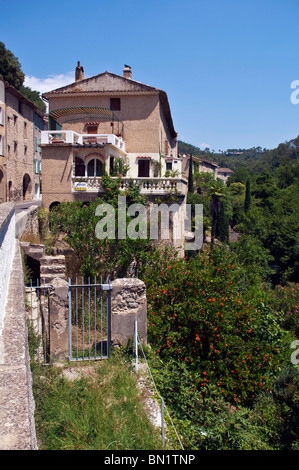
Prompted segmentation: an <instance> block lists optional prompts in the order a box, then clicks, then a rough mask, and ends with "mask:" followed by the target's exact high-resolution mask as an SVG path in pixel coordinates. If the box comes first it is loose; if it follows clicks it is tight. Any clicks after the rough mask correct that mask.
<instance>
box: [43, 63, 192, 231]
mask: <svg viewBox="0 0 299 470" xmlns="http://www.w3.org/2000/svg"><path fill="white" fill-rule="evenodd" d="M43 98H44V100H46V101H48V103H49V130H48V131H44V132H42V140H41V147H42V156H43V206H44V207H45V208H51V207H53V206H54V205H56V204H58V203H60V202H62V201H83V202H88V201H91V200H94V199H95V198H96V197H98V196H99V195H100V194H101V193H103V191H104V189H103V187H102V185H101V176H102V175H103V173H104V172H107V173H108V174H110V175H111V176H112V177H115V176H118V175H119V174H121V185H122V187H124V188H125V187H126V186H128V185H129V184H130V181H133V182H135V183H137V184H140V185H141V193H142V194H144V195H146V196H147V197H148V201H149V204H150V203H152V202H154V201H155V198H156V197H157V196H158V197H159V198H160V197H162V198H163V196H169V194H171V193H174V194H176V196H177V197H178V199H179V204H180V207H181V208H182V211H184V208H185V203H186V200H185V199H186V192H187V179H186V178H185V177H184V175H182V159H181V158H180V156H179V155H178V146H177V133H176V131H175V129H174V125H173V121H172V116H171V111H170V106H169V102H168V97H167V94H166V93H165V92H164V91H162V90H160V89H158V88H155V87H152V86H149V85H145V84H143V83H140V82H138V81H135V80H133V79H132V71H131V67H129V66H126V65H125V67H124V69H123V75H116V74H114V73H111V72H108V71H106V72H103V73H100V74H99V75H96V76H92V77H89V78H84V70H83V67H82V66H81V65H80V62H78V65H77V67H76V69H75V81H74V83H72V84H70V85H67V86H64V87H61V88H58V89H56V90H52V91H49V92H47V93H44V94H43ZM183 231H184V230H183V229H182V231H181V232H182V235H183Z"/></svg>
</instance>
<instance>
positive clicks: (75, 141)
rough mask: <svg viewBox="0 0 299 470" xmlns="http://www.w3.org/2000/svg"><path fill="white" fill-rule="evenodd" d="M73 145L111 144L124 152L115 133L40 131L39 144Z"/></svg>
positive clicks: (123, 145)
mask: <svg viewBox="0 0 299 470" xmlns="http://www.w3.org/2000/svg"><path fill="white" fill-rule="evenodd" d="M63 144H68V145H74V146H79V147H80V146H82V147H92V146H95V147H97V146H103V145H108V144H110V145H113V146H114V147H116V148H117V149H119V150H121V151H122V152H125V151H126V149H125V142H124V141H123V140H122V138H121V137H118V136H116V135H115V134H78V133H77V132H74V131H62V130H60V131H42V132H41V145H57V146H58V145H63Z"/></svg>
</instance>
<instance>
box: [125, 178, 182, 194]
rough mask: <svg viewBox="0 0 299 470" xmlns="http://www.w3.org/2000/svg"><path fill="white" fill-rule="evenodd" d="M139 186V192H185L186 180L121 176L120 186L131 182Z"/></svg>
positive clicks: (128, 184)
mask: <svg viewBox="0 0 299 470" xmlns="http://www.w3.org/2000/svg"><path fill="white" fill-rule="evenodd" d="M132 183H133V184H134V185H138V184H139V185H140V186H141V194H149V195H150V194H152V195H156V194H167V193H174V192H176V193H178V194H185V193H186V191H187V181H186V180H184V179H182V178H181V177H179V178H159V177H154V178H150V177H149V178H140V177H138V178H127V177H125V178H122V179H121V188H122V189H126V188H128V187H129V186H130V185H131V184H132Z"/></svg>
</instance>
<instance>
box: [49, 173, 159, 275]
mask: <svg viewBox="0 0 299 470" xmlns="http://www.w3.org/2000/svg"><path fill="white" fill-rule="evenodd" d="M120 183H121V179H120V178H117V179H115V178H111V177H110V176H108V175H104V176H103V177H102V184H103V186H104V188H105V189H106V191H105V193H104V195H103V197H102V198H98V199H97V200H95V201H91V202H90V203H88V204H83V203H82V202H74V203H69V202H64V203H61V204H59V206H57V207H55V208H54V209H53V211H52V212H51V221H50V224H51V231H52V233H53V234H57V233H58V232H60V233H63V234H64V239H65V241H66V242H67V243H68V244H69V245H70V246H71V247H72V248H73V250H74V252H75V254H76V256H77V257H78V259H79V262H80V266H81V274H82V275H83V276H84V277H90V278H94V277H99V276H104V277H105V276H107V275H108V274H110V275H111V273H114V274H115V275H118V276H125V274H126V272H127V270H128V268H129V266H131V270H132V271H133V274H134V275H138V272H139V271H140V269H142V265H143V263H146V260H147V258H148V255H149V253H150V251H151V249H152V248H151V246H150V240H149V239H148V238H145V239H143V238H139V239H136V240H135V239H131V238H129V237H126V238H124V239H121V238H118V196H126V207H128V206H129V205H131V204H134V203H144V198H143V196H141V195H140V188H139V187H138V186H135V185H130V186H129V187H128V188H126V189H122V188H121V184H120ZM103 203H109V204H110V205H111V206H112V207H114V209H115V212H114V222H115V239H108V238H103V239H99V238H97V236H96V225H97V223H98V222H99V220H101V219H100V218H99V216H96V209H97V207H98V206H99V205H101V204H103ZM130 221H131V218H130V217H129V216H128V217H127V220H126V221H125V222H126V223H127V224H129V223H130ZM153 249H154V248H153Z"/></svg>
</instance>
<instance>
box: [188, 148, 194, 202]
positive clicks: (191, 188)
mask: <svg viewBox="0 0 299 470" xmlns="http://www.w3.org/2000/svg"><path fill="white" fill-rule="evenodd" d="M188 192H189V193H194V185H193V159H192V154H191V155H190V160H189V175H188Z"/></svg>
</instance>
